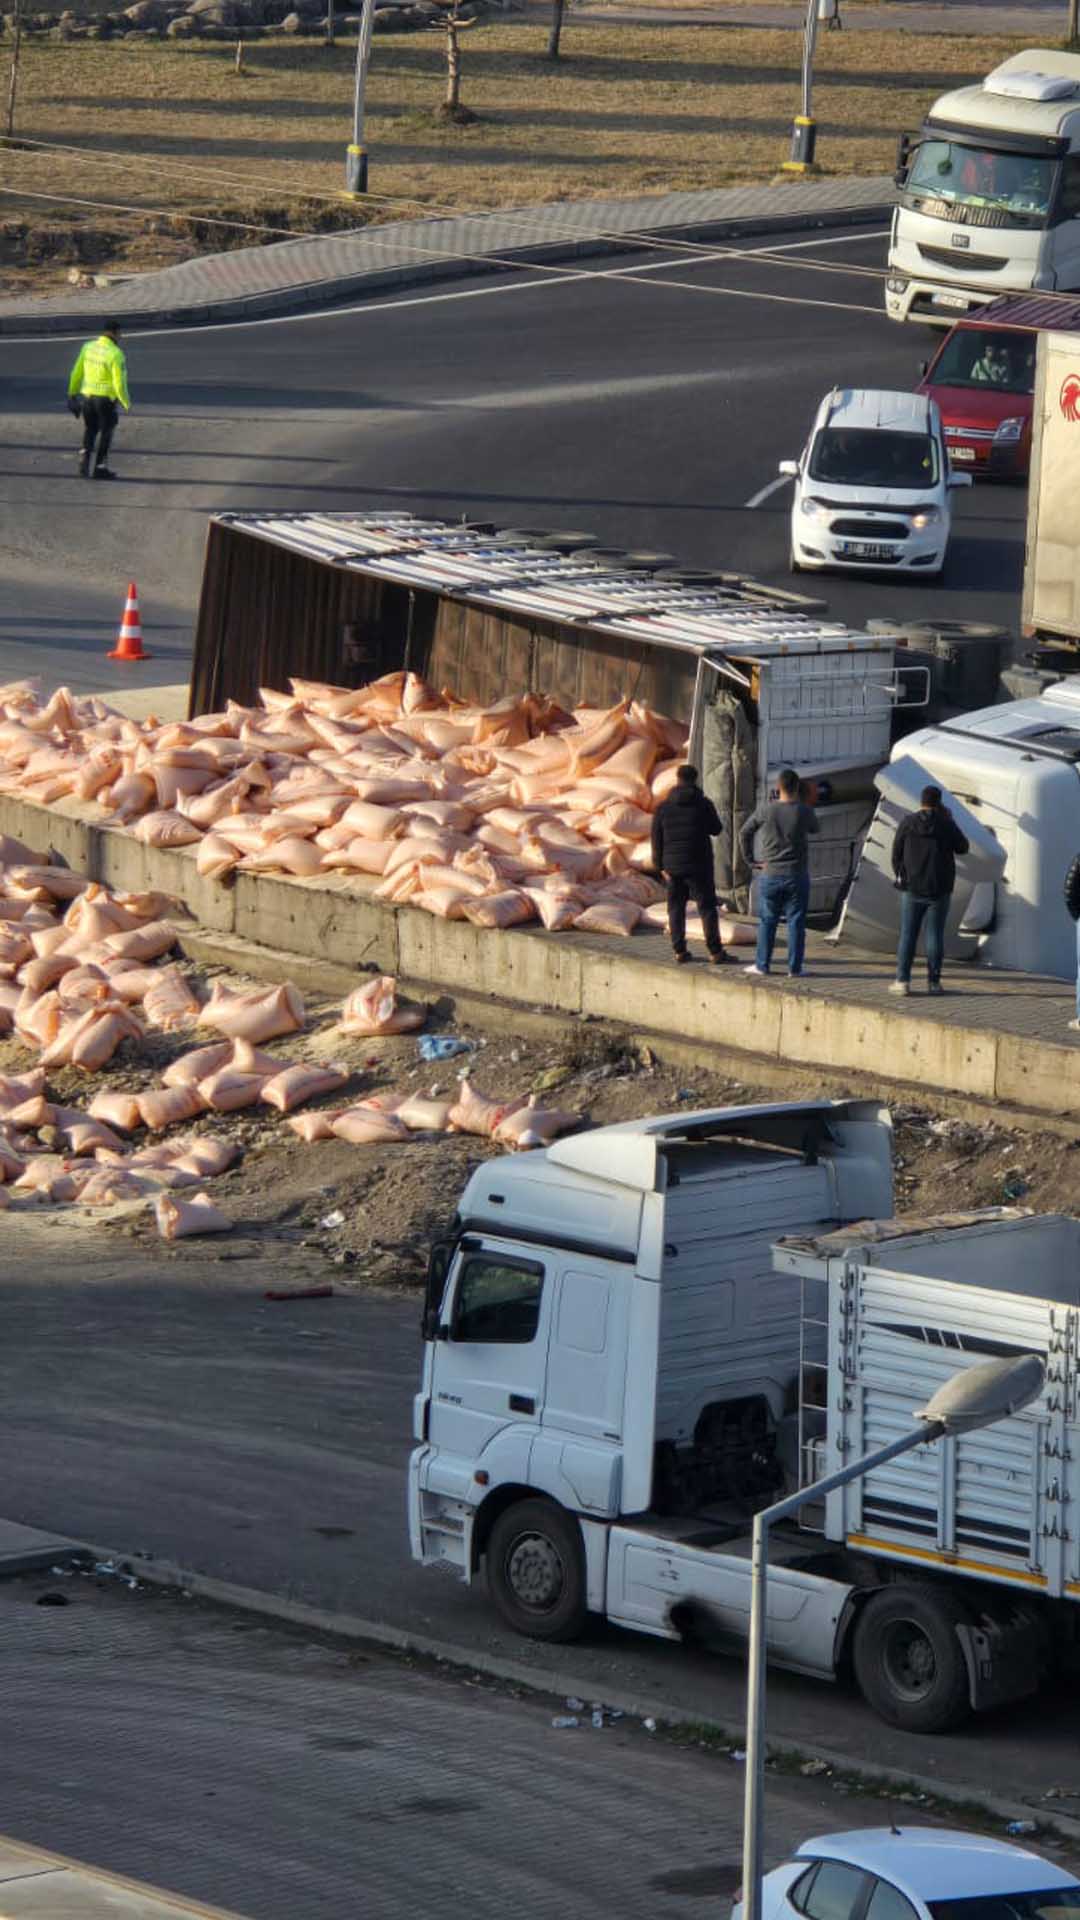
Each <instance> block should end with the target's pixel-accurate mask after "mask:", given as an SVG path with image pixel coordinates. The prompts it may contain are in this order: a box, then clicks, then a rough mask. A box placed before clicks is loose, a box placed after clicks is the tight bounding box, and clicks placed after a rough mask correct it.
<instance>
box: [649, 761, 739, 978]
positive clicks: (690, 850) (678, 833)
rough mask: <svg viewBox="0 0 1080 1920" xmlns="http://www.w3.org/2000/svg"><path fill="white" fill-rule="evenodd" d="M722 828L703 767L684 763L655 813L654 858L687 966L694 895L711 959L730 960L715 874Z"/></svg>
mask: <svg viewBox="0 0 1080 1920" xmlns="http://www.w3.org/2000/svg"><path fill="white" fill-rule="evenodd" d="M719 832H720V816H719V814H718V813H717V811H716V808H715V807H714V806H713V803H712V801H711V800H710V799H708V798H707V796H706V795H705V794H703V793H702V791H701V789H700V787H699V786H698V777H697V768H696V767H689V766H686V767H680V768H679V772H678V775H677V778H676V782H675V786H674V788H673V789H672V791H671V793H670V794H669V795H668V797H667V799H666V800H663V801H661V803H660V805H659V806H658V807H657V809H656V812H655V813H654V815H653V825H652V857H653V866H654V867H656V868H658V869H659V871H660V872H661V873H662V874H663V875H664V878H665V879H666V881H667V904H668V931H669V933H670V934H671V944H672V946H673V947H674V949H675V958H676V960H677V961H678V963H679V965H680V966H681V967H684V966H685V965H686V964H687V962H688V960H689V959H690V957H691V956H690V954H689V953H688V952H687V947H686V902H687V899H688V898H689V897H690V896H691V895H692V896H693V900H694V904H695V906H696V907H697V910H698V912H699V913H700V915H701V925H702V928H703V930H704V934H705V944H706V946H707V947H708V949H709V958H710V960H711V961H712V963H713V965H714V966H716V967H718V966H722V965H723V963H724V962H725V961H726V959H727V954H726V953H725V952H724V949H723V947H722V946H721V945H720V920H719V914H718V910H717V905H716V881H715V879H714V877H713V855H712V842H713V840H714V839H715V837H716V835H717V834H718V833H719Z"/></svg>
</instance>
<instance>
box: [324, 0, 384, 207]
mask: <svg viewBox="0 0 1080 1920" xmlns="http://www.w3.org/2000/svg"><path fill="white" fill-rule="evenodd" d="M331 5H333V0H331ZM374 19H375V0H363V5H362V7H361V10H360V29H359V32H358V33H357V36H356V76H355V80H354V83H353V124H352V140H351V142H350V144H349V146H348V147H347V148H346V150H345V191H346V193H347V194H351V195H352V197H353V199H356V200H358V199H359V198H360V196H361V194H364V193H366V192H367V178H368V157H367V148H366V147H365V145H364V96H365V94H366V92H367V70H368V61H369V60H370V58H371V29H372V25H373V23H374Z"/></svg>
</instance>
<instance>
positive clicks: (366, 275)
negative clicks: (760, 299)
mask: <svg viewBox="0 0 1080 1920" xmlns="http://www.w3.org/2000/svg"><path fill="white" fill-rule="evenodd" d="M891 214H892V202H891V201H886V200H882V201H881V202H880V203H879V204H876V205H870V206H854V207H822V208H820V209H819V210H818V211H817V212H815V211H813V210H812V209H807V210H806V211H805V212H801V213H776V214H769V213H768V212H764V213H762V214H760V215H759V214H753V215H748V216H746V217H742V218H739V219H727V220H711V221H701V222H698V223H694V224H692V225H689V226H672V227H663V226H661V227H645V226H642V227H638V228H635V229H634V231H633V232H632V233H627V234H626V235H613V234H611V233H605V234H603V235H600V234H597V235H596V236H595V237H592V238H582V239H579V240H571V239H570V238H566V239H565V240H561V241H560V240H554V241H545V242H543V243H537V244H536V245H535V246H529V247H503V248H500V249H499V252H498V254H497V255H496V256H493V257H492V258H491V259H484V258H481V257H478V256H476V255H472V256H470V257H469V258H463V257H461V256H457V257H454V256H448V257H447V258H446V259H444V260H429V261H417V262H416V263H415V264H411V265H409V264H407V265H405V266H401V267H369V268H366V269H364V270H363V271H361V272H358V273H353V274H342V275H337V276H334V277H332V278H329V279H324V280H308V281H304V282H303V283H302V284H300V285H298V286H292V287H279V288H273V289H268V290H267V291H266V292H264V293H250V294H231V295H227V296H224V297H223V298H222V299H220V300H215V301H205V300H201V301H193V302H191V303H186V304H180V305H176V306H163V307H160V308H157V309H155V310H148V309H143V308H135V307H128V308H125V305H124V290H123V287H120V288H118V289H117V292H116V294H114V295H113V296H112V300H111V303H110V304H109V305H108V307H107V309H106V307H105V306H104V305H103V304H102V302H101V299H100V297H99V299H98V301H97V303H96V304H95V305H94V306H93V307H89V306H88V307H86V308H85V309H78V308H76V309H74V310H73V311H65V312H64V313H47V312H42V313H40V314H26V315H23V316H22V317H20V318H15V317H11V316H8V315H5V314H3V313H0V337H2V336H11V337H13V338H14V337H19V338H29V337H33V338H39V337H45V338H47V337H49V336H50V335H66V334H69V333H79V332H81V331H83V330H84V329H85V328H87V327H92V326H96V325H100V323H101V320H102V316H103V315H104V314H105V313H106V311H107V314H108V317H109V318H110V319H113V320H116V321H117V322H118V324H119V325H120V326H122V327H123V328H124V330H125V331H126V332H128V333H137V332H146V331H148V330H149V329H152V328H155V327H169V326H185V327H192V328H195V327H200V326H215V325H220V324H222V323H224V322H230V321H245V320H259V319H272V318H285V317H287V316H289V315H291V314H297V313H304V312H306V311H308V310H309V309H311V308H313V307H323V306H327V305H330V304H334V303H336V302H338V301H341V300H347V299H349V298H350V297H358V296H362V295H366V294H372V293H382V292H400V291H402V290H403V289H405V288H408V287H418V286H428V285H433V284H436V283H438V282H439V281H443V280H463V279H474V278H477V277H478V276H480V275H482V274H498V273H512V272H513V271H514V269H515V268H516V267H521V266H555V265H563V264H566V263H573V262H574V261H576V260H589V259H609V258H610V259H613V258H615V257H617V256H618V255H620V254H626V253H634V252H636V251H638V249H639V248H640V246H641V244H642V242H650V243H657V242H658V243H661V244H662V243H663V242H664V241H674V242H678V241H694V242H700V243H702V244H711V243H718V242H721V241H724V240H732V241H736V240H746V239H748V238H750V237H751V236H752V235H755V234H763V235H765V234H778V233H814V232H819V231H822V232H823V231H827V230H831V229H833V228H846V227H861V226H871V225H873V224H874V223H875V222H879V221H881V220H887V219H889V218H890V216H891ZM493 217H494V216H493ZM282 244H283V245H285V246H290V245H292V244H294V243H293V242H291V241H284V242H282Z"/></svg>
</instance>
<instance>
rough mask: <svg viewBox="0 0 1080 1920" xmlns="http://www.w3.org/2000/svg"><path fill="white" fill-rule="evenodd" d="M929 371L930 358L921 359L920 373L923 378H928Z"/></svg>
mask: <svg viewBox="0 0 1080 1920" xmlns="http://www.w3.org/2000/svg"><path fill="white" fill-rule="evenodd" d="M929 371H930V362H929V360H920V361H919V374H920V377H921V378H922V379H923V380H925V379H926V376H927V374H928V373H929Z"/></svg>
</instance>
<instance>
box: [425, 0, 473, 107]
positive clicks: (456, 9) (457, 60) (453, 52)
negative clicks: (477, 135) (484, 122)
mask: <svg viewBox="0 0 1080 1920" xmlns="http://www.w3.org/2000/svg"><path fill="white" fill-rule="evenodd" d="M431 24H432V26H433V27H434V29H435V31H436V32H437V33H443V32H444V33H445V34H446V98H445V100H444V101H443V104H442V107H441V109H440V113H441V117H442V118H443V119H444V120H452V121H453V122H454V124H455V125H456V126H459V127H463V126H467V125H468V124H469V122H470V121H472V120H475V119H476V118H477V115H476V114H475V113H473V112H472V111H471V110H470V108H468V107H466V106H463V105H462V102H461V42H460V40H459V37H458V36H459V35H460V34H462V33H464V32H465V29H466V28H467V27H475V25H476V19H475V16H470V17H468V18H466V19H462V16H461V0H453V5H452V6H450V7H448V8H447V10H446V12H445V13H444V15H443V17H442V19H441V20H433V21H432V23H431Z"/></svg>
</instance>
